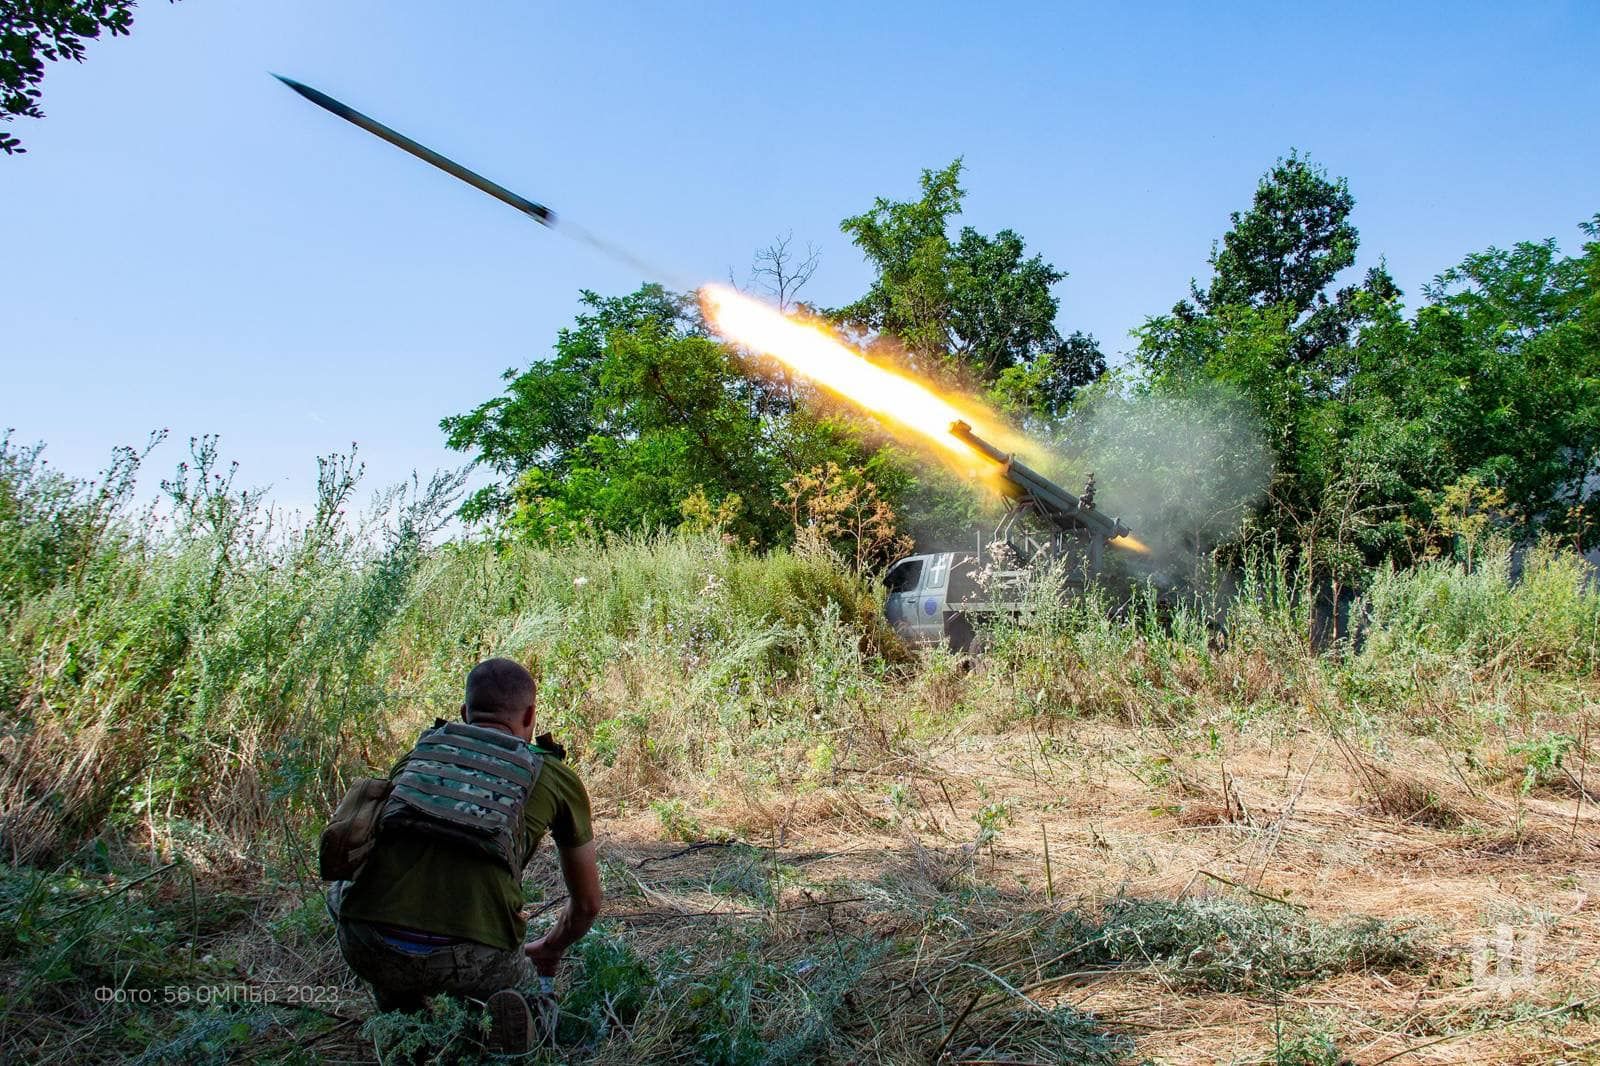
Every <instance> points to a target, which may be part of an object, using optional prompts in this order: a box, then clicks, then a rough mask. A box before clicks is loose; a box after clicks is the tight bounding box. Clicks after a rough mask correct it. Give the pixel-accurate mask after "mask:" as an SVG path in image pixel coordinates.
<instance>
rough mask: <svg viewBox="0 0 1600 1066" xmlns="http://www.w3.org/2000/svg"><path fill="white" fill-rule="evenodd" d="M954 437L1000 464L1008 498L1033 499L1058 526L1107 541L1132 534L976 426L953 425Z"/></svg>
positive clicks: (1126, 528)
mask: <svg viewBox="0 0 1600 1066" xmlns="http://www.w3.org/2000/svg"><path fill="white" fill-rule="evenodd" d="M950 435H951V436H953V437H955V438H956V439H957V440H959V441H961V442H962V443H963V444H965V445H967V446H968V447H969V448H971V449H972V450H973V451H975V452H977V453H978V454H980V455H982V456H984V457H985V458H988V459H992V460H993V461H994V462H995V463H997V464H999V466H1000V476H1001V477H1002V478H1003V479H1004V491H1005V492H1006V495H1008V496H1013V497H1030V498H1032V499H1033V500H1034V501H1035V502H1036V503H1038V504H1039V507H1040V509H1041V510H1043V511H1044V512H1045V514H1047V515H1048V516H1049V517H1050V518H1051V520H1052V521H1054V522H1055V523H1056V524H1057V525H1060V526H1064V527H1067V528H1071V527H1072V526H1073V525H1074V524H1078V525H1082V526H1084V527H1086V528H1088V529H1090V530H1092V531H1093V532H1095V533H1098V534H1100V535H1101V536H1103V537H1105V538H1106V539H1107V540H1115V539H1116V538H1118V537H1126V536H1128V535H1129V534H1130V532H1131V531H1130V530H1129V529H1128V527H1127V526H1125V525H1123V524H1122V523H1121V522H1120V521H1118V520H1117V519H1115V518H1112V517H1111V516H1110V515H1105V514H1101V513H1100V512H1099V511H1097V510H1095V509H1094V508H1093V507H1086V506H1084V503H1083V500H1082V499H1080V498H1079V497H1077V496H1074V495H1073V494H1072V493H1070V492H1068V491H1067V490H1066V489H1064V488H1062V487H1061V486H1060V485H1057V484H1056V483H1055V482H1054V481H1051V480H1050V479H1049V478H1047V477H1045V476H1044V475H1042V474H1040V473H1039V472H1038V471H1036V470H1034V469H1033V468H1031V467H1029V466H1028V465H1027V464H1025V463H1023V462H1022V461H1021V460H1019V459H1018V458H1017V457H1016V456H1015V455H1012V454H1010V453H1008V452H1003V451H1001V450H1000V449H999V448H996V447H995V446H994V445H992V444H990V443H989V442H988V441H986V440H984V439H983V438H982V437H980V436H978V435H977V434H976V433H974V432H972V427H971V426H969V425H967V424H966V423H965V422H960V421H957V422H952V423H950Z"/></svg>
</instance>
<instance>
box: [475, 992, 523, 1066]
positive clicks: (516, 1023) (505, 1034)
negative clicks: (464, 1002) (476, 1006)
mask: <svg viewBox="0 0 1600 1066" xmlns="http://www.w3.org/2000/svg"><path fill="white" fill-rule="evenodd" d="M485 1006H486V1007H487V1008H488V1011H489V1038H488V1040H487V1041H485V1049H486V1050H488V1051H490V1052H496V1053H499V1054H502V1055H526V1054H527V1053H528V1052H530V1051H532V1050H533V1040H534V1029H533V1012H532V1011H530V1010H528V1001H527V1000H525V999H523V998H522V993H521V992H518V991H517V990H516V989H514V988H503V989H501V990H500V991H498V992H496V993H495V994H494V995H492V996H490V997H489V999H488V1001H487V1002H486V1003H485Z"/></svg>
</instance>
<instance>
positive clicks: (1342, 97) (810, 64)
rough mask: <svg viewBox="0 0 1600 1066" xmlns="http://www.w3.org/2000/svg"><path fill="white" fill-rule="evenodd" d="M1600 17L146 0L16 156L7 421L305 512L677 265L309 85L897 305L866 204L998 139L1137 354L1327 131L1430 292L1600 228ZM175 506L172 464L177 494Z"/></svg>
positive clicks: (540, 181) (972, 163)
mask: <svg viewBox="0 0 1600 1066" xmlns="http://www.w3.org/2000/svg"><path fill="white" fill-rule="evenodd" d="M1597 45H1600V5H1596V4H1595V3H1592V2H1588V0H1580V2H1573V3H1564V4H1563V3H1551V4H1528V5H1516V6H1515V7H1513V6H1511V5H1487V4H1485V5H1472V4H1449V5H1444V4H1439V5H1393V4H1371V5H1362V4H1338V5H1331V4H1330V5H1315V6H1311V5H1283V4H1265V3H1264V4H1226V5H1201V4H1189V5H1126V6H1124V5H1111V4H1095V5H1081V6H1077V5H1070V6H1069V5H1066V4H1035V5H1013V6H1008V7H1002V6H1001V5H967V4H929V3H915V4H913V3H903V4H902V3H884V4H866V3H813V4H804V5H801V4H789V5H760V6H758V5H753V4H701V5H683V4H670V5H669V4H665V3H661V4H623V3H613V4H605V5H600V4H584V5H579V4H566V5H546V4H535V3H526V2H511V0H501V2H491V0H483V2H475V3H468V4H445V3H440V2H434V3H422V2H419V0H387V2H383V3H378V2H354V0H351V2H344V0H340V2H329V0H321V2H312V0H273V2H271V3H268V2H264V0H227V2H216V0H212V2H206V0H186V2H184V3H180V4H177V5H168V4H165V3H159V2H155V0H145V3H144V4H142V5H141V6H140V8H139V10H138V17H137V22H136V25H135V28H134V33H133V35H132V36H131V37H128V38H120V39H117V40H108V41H101V42H96V43H94V44H92V45H91V46H90V49H89V56H88V61H87V62H86V63H84V64H82V65H74V64H58V65H55V66H52V67H51V68H50V70H49V73H48V75H47V78H46V81H45V86H44V89H45V96H44V107H45V111H46V113H47V116H48V117H47V118H45V119H44V120H43V121H26V122H19V123H15V124H14V125H13V130H14V132H15V133H17V134H18V135H19V136H21V137H22V138H23V140H24V142H25V144H26V145H27V147H28V149H29V152H28V154H27V155H24V156H20V157H13V158H0V221H3V229H0V233H3V246H4V255H3V256H0V292H3V294H4V296H3V299H4V304H3V307H4V321H3V324H0V373H3V378H0V381H3V385H0V397H3V402H0V424H3V425H4V426H9V427H14V428H15V430H16V431H17V436H18V437H20V438H21V439H22V440H25V441H31V440H43V441H46V442H47V443H48V445H49V450H48V453H47V454H49V455H50V456H51V457H52V458H53V460H54V462H55V463H56V465H58V466H60V467H62V468H64V469H66V470H69V471H72V472H76V473H84V474H88V473H92V472H93V471H94V470H95V469H97V468H98V467H99V465H101V463H102V462H103V460H104V458H105V457H106V455H107V454H108V453H109V450H110V448H111V447H112V446H113V445H115V444H119V443H133V442H137V441H140V440H142V439H143V438H144V436H145V434H146V433H147V431H149V430H151V429H153V428H158V427H166V428H168V429H170V430H171V433H172V435H173V438H174V443H170V444H168V445H167V446H165V447H164V449H163V450H162V451H160V452H159V453H158V454H157V456H156V457H155V459H154V460H153V461H154V462H155V464H156V467H155V470H153V471H152V474H155V473H157V472H161V471H164V470H165V469H166V468H167V467H168V466H170V465H171V464H172V463H175V462H176V461H177V460H178V459H179V458H181V451H182V447H183V445H182V441H183V440H184V439H185V438H187V437H188V436H189V435H191V434H197V433H204V432H219V433H221V434H222V436H223V450H224V452H225V453H226V454H227V455H229V456H231V457H233V458H237V459H238V460H239V461H240V462H241V464H242V466H241V473H240V478H241V480H242V481H244V482H247V483H250V484H253V485H270V486H272V487H273V491H274V495H275V496H276V497H277V498H278V499H280V500H281V501H284V502H287V503H290V504H302V503H303V502H304V501H305V500H306V499H308V498H309V496H310V494H311V486H312V485H313V484H314V477H315V462H314V457H315V456H316V455H317V454H319V453H324V452H328V451H331V450H335V449H344V448H347V447H348V446H349V445H350V443H351V442H352V441H355V442H359V444H360V447H361V452H362V454H363V456H364V457H365V459H366V461H367V463H368V469H369V474H370V476H371V478H372V482H373V487H376V486H377V485H378V484H382V483H388V482H392V481H395V480H399V479H400V478H402V477H405V476H407V475H408V474H409V473H410V471H411V470H413V469H420V470H422V471H423V472H424V473H426V472H428V471H430V470H432V469H433V468H435V467H437V466H440V465H455V464H458V463H459V462H461V457H459V456H457V455H455V454H454V453H451V452H449V451H447V450H446V449H445V448H444V446H443V440H442V435H441V434H440V432H439V430H438V428H437V423H438V420H439V419H440V418H441V417H443V416H445V415H448V414H452V413H457V412H460V411H464V410H466V409H468V408H470V407H471V406H473V405H474V404H476V403H478V402H480V401H482V400H484V399H487V398H488V397H490V396H491V395H493V394H495V393H496V392H497V391H498V390H499V388H500V381H499V374H500V372H501V371H502V370H504V369H505V368H507V367H512V366H523V365H526V364H527V363H528V362H529V361H531V360H533V359H536V358H540V357H542V356H543V355H544V354H545V353H547V352H548V351H549V349H550V345H551V343H552V341H553V339H554V336H555V332H556V330H557V329H559V328H560V327H561V326H562V325H564V324H566V323H567V322H569V321H570V320H571V317H572V315H573V313H574V310H575V307H576V299H577V295H578V290H579V289H581V288H591V289H595V290H597V291H600V292H602V293H619V292H623V291H628V290H631V289H632V288H634V287H635V286H636V285H637V283H638V282H639V280H640V278H639V277H638V276H637V275H636V274H634V273H632V272H630V271H629V270H628V269H626V268H624V267H621V266H619V265H617V264H615V263H613V262H611V261H608V260H606V259H604V258H602V257H599V256H598V255H596V254H595V253H594V252H592V251H590V250H588V249H587V248H585V247H584V246H583V245H581V244H579V243H577V242H574V241H571V240H567V239H563V238H562V237H561V236H560V235H559V234H558V233H556V232H552V231H548V230H545V229H542V228H540V227H538V226H536V225H534V224H532V223H530V222H527V221H525V220H523V219H522V218H521V217H520V216H518V215H517V214H516V213H514V212H513V211H511V210H510V209H509V208H507V207H505V206H503V205H501V204H499V203H497V202H495V201H493V200H491V199H489V198H487V197H484V196H483V195H481V194H479V193H477V192H475V191H473V190H472V189H470V188H468V187H467V186H465V185H461V184H460V183H458V182H456V181H454V180H453V179H451V178H449V177H447V176H446V175H444V174H442V173H440V172H438V171H435V170H433V169H432V168H430V167H427V166H425V165H423V164H421V163H419V162H417V161H415V160H413V159H411V158H409V157H407V156H404V155H402V154H401V153H399V152H397V151H396V150H395V149H393V148H391V147H389V146H388V145H385V144H383V143H381V142H379V141H377V140H376V139H374V138H372V137H370V136H368V135H366V134H364V133H362V132H361V131H359V130H357V129H355V128H354V127H351V126H348V125H346V124H345V123H342V122H340V121H339V120H337V119H335V118H333V117H332V116H331V115H328V114H326V113H324V112H322V111H320V110H319V109H317V108H315V107H313V106H312V105H310V104H308V103H306V102H305V101H303V100H301V99H300V98H299V97H297V96H295V95H294V94H293V93H290V92H289V91H288V90H286V89H284V88H283V87H282V86H280V85H279V84H278V83H277V82H275V81H274V80H272V79H271V78H270V77H268V74H267V72H268V71H279V72H281V73H284V74H287V75H290V76H292V77H296V78H299V79H301V80H303V81H305V82H307V83H309V84H311V85H314V86H316V87H318V88H321V89H323V90H325V91H327V92H330V93H332V94H333V95H335V96H337V97H339V98H341V99H343V100H345V101H346V102H348V103H349V104H351V105H352V106H354V107H357V108H359V109H361V110H364V111H366V112H368V113H369V114H371V115H373V116H374V117H376V118H378V119H379V120H380V121H384V122H387V123H388V124H390V125H392V126H395V127H396V128H398V129H400V130H402V131H404V132H406V133H409V134H410V135H411V136H414V137H416V138H417V139H419V140H421V141H423V142H424V143H426V144H428V145H430V146H432V147H435V148H437V149H438V150H440V151H442V152H444V153H445V154H447V155H450V156H452V157H454V158H456V159H458V160H460V161H461V162H463V163H464V164H466V165H467V166H470V167H473V168H475V169H478V170H480V171H481V172H483V173H484V174H486V175H488V176H489V177H491V178H494V179H495V180H498V181H500V182H502V183H504V184H505V185H507V186H509V187H511V188H512V189H514V190H516V191H518V192H520V193H523V194H524V195H527V196H529V197H531V198H533V199H536V200H540V201H541V202H544V203H547V204H549V205H550V206H552V207H553V208H555V210H556V211H557V212H559V213H561V214H562V215H563V216H565V217H568V218H571V219H572V220H573V221H575V222H578V223H581V224H582V225H584V226H585V227H588V228H590V229H592V230H595V231H597V232H599V233H601V234H603V235H606V236H607V237H609V238H611V239H613V240H615V241H617V242H619V243H623V244H626V245H627V246H629V247H630V248H632V249H633V250H635V252H636V254H638V255H639V256H640V257H642V258H644V259H646V260H648V261H652V262H659V263H662V264H664V265H666V266H668V267H669V268H671V269H673V270H674V271H675V272H677V273H680V274H682V275H683V276H685V277H688V278H696V279H701V278H703V279H708V280H710V279H722V278H725V277H726V276H727V273H728V270H729V268H730V267H732V268H733V269H734V270H735V272H736V273H737V274H738V275H739V276H740V277H743V275H744V272H745V270H746V269H747V266H748V263H749V261H750V256H751V253H752V252H753V251H754V250H755V249H756V248H757V247H759V246H761V245H763V244H765V243H767V242H768V241H769V240H770V239H771V238H772V237H773V236H774V235H775V234H779V233H783V232H787V231H790V230H792V231H793V233H794V235H795V238H796V240H797V242H799V243H802V244H803V243H804V242H806V241H811V242H814V243H815V244H817V245H818V246H819V247H820V249H821V251H822V264H821V270H820V271H819V272H818V274H817V277H816V279H815V281H814V282H813V284H812V286H811V288H810V289H809V290H808V292H807V295H808V296H809V297H810V298H811V299H813V300H817V301H819V302H822V303H824V304H828V303H840V302H843V301H845V300H848V299H850V298H852V297H854V296H855V295H857V294H859V292H860V291H861V290H862V288H863V286H864V285H865V284H866V282H867V279H868V272H867V269H866V267H865V265H864V264H863V263H862V261H861V258H860V256H859V254H858V253H857V252H856V250H855V249H854V248H852V247H851V246H850V245H849V244H848V242H847V241H846V240H845V239H844V238H843V237H842V236H841V235H840V234H839V232H838V222H839V219H840V218H842V217H844V216H845V215H848V214H854V213H857V212H859V211H860V210H862V209H864V208H865V207H866V206H868V205H869V204H870V203H871V201H872V199H873V197H875V196H880V195H887V196H893V197H896V198H909V197H910V196H911V195H913V194H914V192H915V190H916V178H917V174H918V172H919V171H920V170H921V169H922V168H925V167H934V166H942V165H943V164H945V163H947V162H948V161H949V160H950V159H951V158H953V157H954V156H956V155H961V156H964V157H965V160H966V163H967V168H968V169H967V173H966V179H965V183H966V186H967V189H968V193H969V195H968V200H967V211H966V214H965V216H964V218H963V221H964V222H965V223H968V224H971V225H974V226H976V227H978V228H979V229H980V230H983V231H985V232H993V231H994V230H996V229H999V228H1002V227H1008V226H1009V227H1011V228H1013V229H1015V230H1017V231H1018V232H1019V233H1021V234H1022V236H1023V237H1024V238H1025V239H1026V240H1027V241H1028V244H1029V246H1030V248H1031V249H1033V250H1036V251H1039V252H1041V253H1043V254H1044V255H1045V256H1046V258H1048V259H1049V260H1051V261H1052V262H1054V263H1056V264H1057V265H1058V266H1060V267H1062V268H1064V269H1066V270H1067V271H1069V273H1070V277H1069V278H1068V279H1067V280H1066V281H1065V282H1064V283H1063V284H1062V285H1061V287H1060V290H1059V292H1060V296H1061V319H1060V324H1061V325H1062V327H1063V328H1064V329H1066V330H1070V329H1086V330H1089V331H1091V332H1093V333H1095V334H1096V335H1097V336H1098V337H1099V338H1100V339H1101V342H1102V344H1103V345H1104V346H1105V347H1106V348H1107V350H1108V351H1113V352H1114V351H1119V350H1123V349H1125V348H1126V347H1127V345H1128V340H1127V332H1128V330H1129V329H1130V328H1132V327H1134V326H1135V325H1137V324H1138V323H1139V322H1140V321H1141V320H1142V318H1143V317H1144V316H1145V315H1147V314H1151V313H1155V312H1159V311H1162V310H1164V309H1166V308H1167V307H1169V306H1170V305H1171V304H1172V302H1173V301H1174V300H1175V299H1176V298H1177V297H1178V296H1180V295H1182V293H1183V292H1184V290H1185V286H1186V285H1187V282H1188V280H1189V278H1190V277H1192V276H1195V275H1197V274H1203V272H1204V269H1205V263H1204V260H1205V256H1206V254H1207V252H1208V250H1209V248H1210V245H1211V242H1212V241H1213V240H1214V239H1216V238H1217V237H1218V236H1219V235H1220V234H1221V233H1222V232H1223V231H1224V230H1225V229H1226V227H1227V224H1228V220H1227V215H1228V212H1229V211H1231V210H1235V209H1239V208H1242V207H1244V206H1246V205H1247V204H1248V201H1249V197H1250V194H1251V192H1252V190H1253V189H1254V185H1255V181H1256V179H1257V177H1258V176H1259V175H1260V174H1261V173H1262V171H1264V170H1265V169H1266V168H1267V167H1268V166H1270V165H1271V163H1272V161H1273V160H1274V159H1275V158H1276V157H1277V156H1279V155H1282V154H1284V153H1285V152H1287V151H1288V150H1289V149H1290V148H1291V147H1297V148H1299V149H1301V150H1302V151H1305V152H1307V153H1309V154H1310V155H1311V156H1312V157H1313V158H1314V159H1315V160H1317V161H1318V162H1320V163H1322V164H1324V165H1326V166H1327V167H1328V168H1329V170H1330V171H1331V172H1333V173H1334V174H1337V175H1343V176H1346V177H1348V178H1349V180H1350V184H1351V188H1352V190H1353V192H1354V193H1355V196H1356V198H1357V210H1356V216H1355V221H1356V223H1357V225H1358V226H1359V228H1360V230H1361V236H1362V249H1361V256H1362V265H1365V264H1368V263H1371V262H1375V261H1376V260H1377V258H1378V257H1379V256H1380V255H1381V256H1383V257H1385V258H1386V259H1387V261H1388V264H1389V267H1390V269H1391V271H1392V272H1393V273H1394V275H1395V277H1396V278H1397V280H1398V281H1399V282H1400V284H1401V286H1402V287H1403V288H1404V289H1405V290H1406V292H1407V294H1408V297H1409V298H1411V299H1412V300H1413V301H1414V300H1415V298H1416V297H1417V295H1418V290H1419V288H1420V286H1421V284H1422V283H1423V282H1425V281H1426V280H1427V279H1428V278H1430V277H1432V276H1433V275H1434V274H1435V273H1437V272H1438V271H1439V270H1441V269H1443V268H1444V267H1446V266H1448V265H1450V264H1451V263H1453V262H1455V261H1456V260H1458V259H1459V258H1460V257H1461V256H1462V255H1463V254H1465V253H1467V252H1469V251H1473V250H1475V249H1479V248H1483V247H1485V246H1488V245H1490V244H1499V245H1506V244H1509V243H1512V242H1514V241H1517V240H1523V239H1537V238H1544V237H1549V236H1554V237H1556V238H1558V239H1559V240H1560V241H1561V242H1562V244H1563V246H1564V247H1566V248H1568V249H1569V250H1570V249H1575V248H1576V247H1577V244H1578V242H1579V234H1578V232H1577V228H1576V224H1577V223H1578V222H1579V221H1580V220H1581V219H1584V218H1587V217H1588V216H1590V215H1591V214H1593V213H1594V212H1595V211H1597V210H1600V120H1597V116H1600V76H1597V74H1596V71H1595V66H1594V62H1595V60H1594V57H1595V55H1596V54H1597V47H1596V46H1597ZM150 484H151V485H152V486H153V484H154V477H153V476H152V477H151V478H150Z"/></svg>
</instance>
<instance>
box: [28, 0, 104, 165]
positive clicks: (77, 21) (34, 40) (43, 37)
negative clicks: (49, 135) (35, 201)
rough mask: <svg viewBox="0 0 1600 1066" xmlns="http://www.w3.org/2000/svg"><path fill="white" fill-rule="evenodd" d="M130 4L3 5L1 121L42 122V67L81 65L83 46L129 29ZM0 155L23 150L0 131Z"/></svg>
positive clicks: (90, 0)
mask: <svg viewBox="0 0 1600 1066" xmlns="http://www.w3.org/2000/svg"><path fill="white" fill-rule="evenodd" d="M134 6H135V0H4V2H3V3H0V122H11V121H13V120H15V119H16V118H18V117H24V118H43V117H44V112H43V111H41V110H40V109H39V99H40V96H41V91H40V89H39V85H40V83H41V82H43V81H44V66H45V64H46V63H53V62H55V61H56V60H59V59H72V60H76V61H77V62H80V63H81V62H83V56H84V44H85V42H87V41H91V40H94V39H95V38H97V37H99V36H100V34H101V33H102V32H104V33H109V34H110V35H111V36H113V37H118V36H123V35H126V34H127V33H128V31H129V30H131V29H132V28H133V8H134ZM0 151H3V152H5V153H6V154H7V155H14V154H17V153H21V152H25V151H27V149H26V148H23V147H22V142H21V141H20V140H18V139H17V138H16V137H15V136H13V135H12V134H10V133H5V132H0Z"/></svg>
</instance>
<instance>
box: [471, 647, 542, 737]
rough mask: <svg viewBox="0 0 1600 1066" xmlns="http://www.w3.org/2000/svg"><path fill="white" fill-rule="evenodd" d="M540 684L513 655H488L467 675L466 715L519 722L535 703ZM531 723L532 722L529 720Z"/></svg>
mask: <svg viewBox="0 0 1600 1066" xmlns="http://www.w3.org/2000/svg"><path fill="white" fill-rule="evenodd" d="M536 692H537V685H536V684H535V683H534V680H533V675H532V674H530V673H529V672H528V670H527V668H526V667H524V666H523V665H522V664H521V663H519V662H516V661H514V660H511V659H485V660H484V661H483V662H481V663H479V664H478V665H477V666H474V667H473V668H472V672H471V673H469V674H468V675H467V701H466V703H465V704H464V705H463V706H462V708H461V709H462V711H463V717H464V718H465V719H466V720H467V721H469V722H481V721H492V722H503V723H505V724H507V725H512V726H514V725H516V724H519V723H520V722H521V719H522V718H523V716H524V715H525V714H527V712H528V711H529V710H530V709H531V708H532V707H533V701H534V695H535V693H536ZM529 724H531V723H529Z"/></svg>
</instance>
